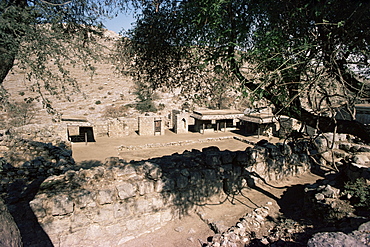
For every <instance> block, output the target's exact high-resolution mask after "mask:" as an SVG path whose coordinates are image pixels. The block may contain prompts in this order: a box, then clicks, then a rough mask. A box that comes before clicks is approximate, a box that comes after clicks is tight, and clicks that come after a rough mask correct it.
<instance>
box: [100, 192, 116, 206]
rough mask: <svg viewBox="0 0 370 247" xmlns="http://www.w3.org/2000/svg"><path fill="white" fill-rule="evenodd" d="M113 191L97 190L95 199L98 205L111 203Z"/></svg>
mask: <svg viewBox="0 0 370 247" xmlns="http://www.w3.org/2000/svg"><path fill="white" fill-rule="evenodd" d="M112 198H113V191H111V190H99V191H98V193H97V195H96V199H97V201H98V203H99V204H100V205H103V204H109V203H112V202H113V199H112Z"/></svg>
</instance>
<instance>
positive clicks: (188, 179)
mask: <svg viewBox="0 0 370 247" xmlns="http://www.w3.org/2000/svg"><path fill="white" fill-rule="evenodd" d="M26 144H27V145H26ZM21 146H27V147H28V149H32V148H31V147H33V146H35V147H37V149H38V152H31V153H30V154H29V155H27V156H25V157H27V160H28V161H26V162H24V163H23V164H22V163H21V160H18V162H17V166H13V165H12V164H11V163H10V162H7V161H6V160H7V159H10V156H5V158H4V159H3V162H2V163H3V165H2V168H1V176H2V182H1V187H0V192H1V194H2V197H3V198H4V199H5V202H6V204H7V206H8V208H10V212H11V213H12V215H13V217H14V215H15V216H16V217H15V221H16V222H17V224H18V227H19V228H20V232H21V234H22V238H23V239H24V241H26V242H27V245H34V246H40V245H45V244H47V243H52V244H54V245H55V246H118V245H120V244H121V243H124V242H126V241H128V240H130V239H132V238H135V237H137V236H140V235H141V234H144V233H146V232H149V231H153V230H155V229H158V228H160V227H161V226H163V225H164V224H166V223H167V222H169V221H171V220H172V219H174V218H176V217H179V216H180V215H183V214H185V213H187V212H189V211H190V210H192V209H193V208H194V206H195V205H198V204H203V203H207V202H219V201H223V200H225V198H227V197H229V196H233V194H234V193H236V192H238V191H239V190H241V189H242V188H243V187H247V186H249V187H253V186H256V184H258V183H262V182H268V181H271V180H279V179H284V178H287V177H289V176H295V175H298V174H302V173H304V172H306V171H308V170H309V169H310V163H311V162H310V158H309V156H308V154H309V153H310V152H311V149H310V146H309V145H308V144H307V143H305V142H304V143H301V144H299V145H295V146H290V145H285V144H276V145H273V144H270V143H268V142H260V143H259V145H256V146H255V147H254V148H248V149H247V150H245V151H238V152H231V151H220V150H219V149H218V148H217V147H210V148H205V149H204V150H202V151H198V150H192V151H186V152H184V153H183V154H174V155H171V156H165V157H162V158H156V159H150V160H146V161H140V162H130V163H128V162H124V161H122V160H119V159H118V158H110V159H108V160H107V161H106V162H105V163H104V164H101V163H99V162H85V163H83V164H81V165H80V166H77V165H76V164H74V162H73V160H72V159H70V158H68V157H65V156H66V155H67V154H68V152H69V151H68V150H67V151H63V150H64V148H63V147H62V146H52V145H48V144H44V145H42V144H40V143H34V142H25V143H23V144H22V145H15V146H14V148H15V149H17V150H23V149H22V148H21ZM10 151H12V152H14V150H13V148H11V150H10V149H9V150H8V152H10ZM39 155H40V156H39ZM41 155H42V157H41ZM59 156H61V157H64V158H58V157H59ZM11 162H13V161H11ZM30 215H31V216H32V217H31V216H30ZM35 219H37V221H35ZM30 226H33V227H30Z"/></svg>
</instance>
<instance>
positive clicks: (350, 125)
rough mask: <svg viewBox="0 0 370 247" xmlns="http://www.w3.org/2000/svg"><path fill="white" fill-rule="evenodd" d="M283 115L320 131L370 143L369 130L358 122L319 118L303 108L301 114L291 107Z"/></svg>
mask: <svg viewBox="0 0 370 247" xmlns="http://www.w3.org/2000/svg"><path fill="white" fill-rule="evenodd" d="M282 113H283V114H284V115H287V116H289V117H293V118H295V119H297V120H299V121H301V122H303V123H305V124H306V125H308V126H310V127H312V128H315V129H318V130H319V131H322V132H336V133H342V134H350V135H354V136H356V137H358V138H360V139H362V140H363V141H364V142H366V143H370V134H369V132H368V130H367V129H366V127H365V126H364V125H363V124H362V123H360V122H358V121H356V120H341V119H335V118H332V117H324V116H318V115H315V114H313V113H311V112H309V111H307V110H305V109H302V108H301V109H300V112H297V111H295V110H294V109H291V107H288V108H287V109H286V110H283V112H282Z"/></svg>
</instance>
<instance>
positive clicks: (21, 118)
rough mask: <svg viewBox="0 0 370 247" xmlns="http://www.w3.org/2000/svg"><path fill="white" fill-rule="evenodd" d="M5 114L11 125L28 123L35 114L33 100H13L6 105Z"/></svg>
mask: <svg viewBox="0 0 370 247" xmlns="http://www.w3.org/2000/svg"><path fill="white" fill-rule="evenodd" d="M6 111H7V116H8V119H10V121H9V124H10V125H11V126H16V127H19V126H23V125H26V124H30V123H31V121H32V119H33V118H34V117H35V115H36V107H35V104H34V103H33V102H26V101H23V102H15V103H12V104H9V105H8V107H7V110H6Z"/></svg>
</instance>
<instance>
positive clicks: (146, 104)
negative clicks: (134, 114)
mask: <svg viewBox="0 0 370 247" xmlns="http://www.w3.org/2000/svg"><path fill="white" fill-rule="evenodd" d="M136 110H138V111H140V112H141V113H144V112H157V108H156V107H155V105H154V103H153V101H151V100H146V101H141V102H138V103H137V104H136Z"/></svg>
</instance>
